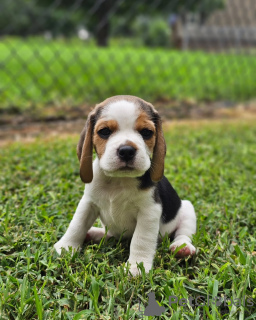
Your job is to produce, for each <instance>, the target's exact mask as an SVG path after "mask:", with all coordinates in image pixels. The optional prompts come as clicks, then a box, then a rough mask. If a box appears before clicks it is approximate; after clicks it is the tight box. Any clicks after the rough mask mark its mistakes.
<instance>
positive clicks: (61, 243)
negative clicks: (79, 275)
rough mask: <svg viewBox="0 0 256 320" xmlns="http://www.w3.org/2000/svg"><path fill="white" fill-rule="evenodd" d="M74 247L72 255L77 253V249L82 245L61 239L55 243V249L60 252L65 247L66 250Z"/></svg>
mask: <svg viewBox="0 0 256 320" xmlns="http://www.w3.org/2000/svg"><path fill="white" fill-rule="evenodd" d="M70 247H71V248H72V255H73V254H74V253H75V251H77V250H79V249H80V245H79V244H76V243H71V242H67V241H63V240H60V241H58V242H56V243H55V245H54V249H55V250H56V252H57V253H58V254H61V250H62V249H65V250H66V251H69V248H70Z"/></svg>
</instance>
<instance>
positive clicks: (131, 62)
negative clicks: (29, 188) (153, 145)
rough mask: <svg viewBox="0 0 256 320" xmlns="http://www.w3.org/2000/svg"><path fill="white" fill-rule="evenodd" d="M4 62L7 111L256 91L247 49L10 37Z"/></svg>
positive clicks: (237, 96)
mask: <svg viewBox="0 0 256 320" xmlns="http://www.w3.org/2000/svg"><path fill="white" fill-rule="evenodd" d="M0 65H1V68H0V110H1V109H2V110H3V109H5V110H7V111H8V110H16V111H17V110H18V111H21V112H22V111H23V110H24V109H29V108H35V107H36V108H40V107H43V106H45V105H46V104H50V105H52V104H53V105H77V104H79V103H82V102H89V103H94V102H98V101H102V100H103V99H105V98H106V97H108V96H112V95H116V94H123V93H124V92H125V93H126V94H132V95H138V96H141V97H142V98H145V99H146V100H151V101H152V100H155V99H159V98H166V99H170V98H177V99H186V98H193V99H195V100H204V99H206V100H229V101H230V100H231V101H238V100H240V101H242V100H248V99H251V98H254V97H255V90H256V72H255V70H256V59H255V57H254V56H253V55H249V54H248V55H246V54H216V53H211V54H210V53H204V52H179V51H173V50H170V49H150V48H141V47H139V48H131V47H118V46H114V45H113V46H111V47H109V48H97V47H95V46H93V45H87V44H86V43H83V42H79V41H64V40H53V41H48V42H47V41H45V40H43V39H40V38H28V39H26V40H25V39H19V38H6V39H3V40H1V42H0Z"/></svg>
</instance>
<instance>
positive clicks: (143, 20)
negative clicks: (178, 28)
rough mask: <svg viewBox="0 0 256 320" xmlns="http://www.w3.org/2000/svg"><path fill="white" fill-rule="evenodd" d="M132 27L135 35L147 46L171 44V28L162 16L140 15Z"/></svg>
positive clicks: (166, 45)
mask: <svg viewBox="0 0 256 320" xmlns="http://www.w3.org/2000/svg"><path fill="white" fill-rule="evenodd" d="M131 29H132V32H133V35H134V37H139V38H140V39H141V40H142V42H143V44H144V45H146V46H149V47H168V46H170V28H169V26H168V24H167V21H165V20H164V19H163V18H162V17H157V18H156V17H154V18H149V17H148V16H139V17H138V18H137V19H136V20H135V21H134V23H133V24H132V28H131Z"/></svg>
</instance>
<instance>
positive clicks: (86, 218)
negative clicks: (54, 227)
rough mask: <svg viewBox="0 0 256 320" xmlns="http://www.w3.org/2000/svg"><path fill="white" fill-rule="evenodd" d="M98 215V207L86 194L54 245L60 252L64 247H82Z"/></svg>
mask: <svg viewBox="0 0 256 320" xmlns="http://www.w3.org/2000/svg"><path fill="white" fill-rule="evenodd" d="M98 215H99V211H98V208H97V207H96V206H95V205H94V204H93V203H91V202H90V201H89V200H88V198H87V197H86V196H85V195H84V196H83V197H82V199H81V201H80V202H79V205H78V207H77V209H76V212H75V214H74V217H73V219H72V220H71V222H70V224H69V227H68V229H67V231H66V233H65V234H64V236H63V237H62V238H61V239H60V240H59V241H58V242H57V243H55V245H54V248H55V250H56V251H57V252H58V254H60V253H61V249H62V248H64V249H66V250H68V248H69V247H72V248H73V249H72V250H73V251H74V250H76V249H79V248H81V246H82V244H83V242H84V240H85V237H86V234H87V232H88V230H89V229H90V227H91V226H92V225H93V223H94V221H95V220H96V219H97V217H98Z"/></svg>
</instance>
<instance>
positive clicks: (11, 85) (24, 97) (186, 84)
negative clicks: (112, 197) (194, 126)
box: [0, 0, 256, 138]
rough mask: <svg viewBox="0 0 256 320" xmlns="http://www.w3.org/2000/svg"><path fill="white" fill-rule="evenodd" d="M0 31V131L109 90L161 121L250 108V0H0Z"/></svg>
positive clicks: (255, 56)
mask: <svg viewBox="0 0 256 320" xmlns="http://www.w3.org/2000/svg"><path fill="white" fill-rule="evenodd" d="M0 37H1V38H0V64H1V68H0V125H1V126H0V130H1V131H2V133H1V134H0V138H1V137H3V135H4V133H3V132H4V131H6V126H9V127H10V126H17V125H21V124H24V123H28V122H34V121H37V122H38V121H60V120H75V119H79V118H80V119H81V117H86V115H87V114H88V112H89V110H90V108H91V107H92V106H93V105H94V104H95V103H97V102H100V101H102V100H104V99H105V98H107V97H109V96H112V95H118V94H130V95H137V96H139V97H141V98H143V99H145V100H148V101H151V102H152V103H154V104H155V106H156V107H157V108H158V109H160V112H162V114H163V115H164V117H165V118H167V119H169V118H172V119H173V118H178V119H180V118H200V117H231V116H244V115H247V116H251V114H253V113H255V104H256V103H255V97H256V1H255V0H187V1H182V0H172V1H171V0H169V1H167V0H155V1H151V2H150V3H149V2H148V1H146V0H143V1H142V0H136V1H135V0H130V1H126V0H74V1H69V0H1V2H0ZM71 127H72V126H71ZM15 128H16V127H15Z"/></svg>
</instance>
